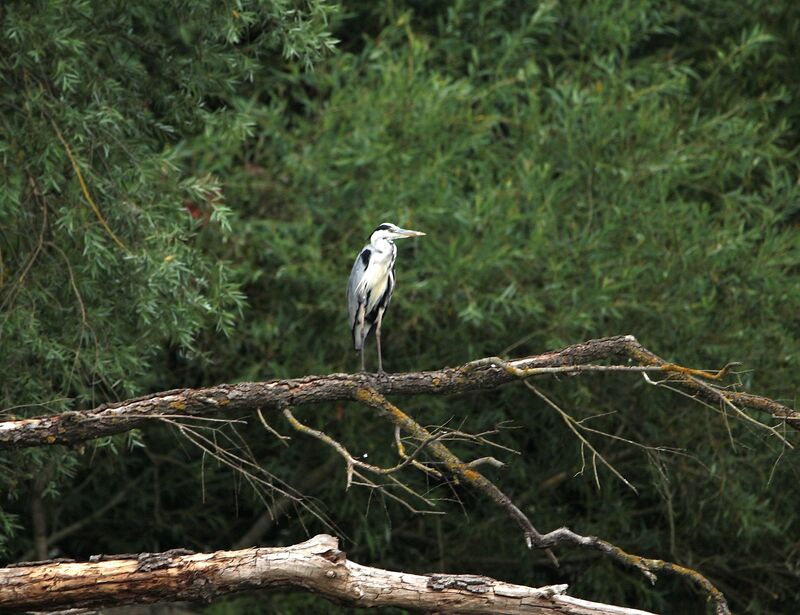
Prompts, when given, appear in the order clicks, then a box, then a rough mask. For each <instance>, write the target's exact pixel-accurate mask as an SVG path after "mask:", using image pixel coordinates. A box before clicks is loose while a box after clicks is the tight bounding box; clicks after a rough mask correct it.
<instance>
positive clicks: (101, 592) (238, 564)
mask: <svg viewBox="0 0 800 615" xmlns="http://www.w3.org/2000/svg"><path fill="white" fill-rule="evenodd" d="M279 588H297V589H305V590H306V591H310V592H312V593H314V594H316V595H318V596H320V597H323V598H328V599H331V600H335V601H336V602H340V603H344V604H347V605H350V606H354V607H397V608H405V609H414V610H424V611H429V612H433V611H435V612H437V613H456V612H458V613H500V614H508V615H525V614H531V615H550V614H552V613H563V614H564V615H653V614H651V613H646V612H645V611H640V610H636V609H631V608H625V607H617V606H611V605H606V604H600V603H597V602H589V601H586V600H580V599H578V598H572V597H570V596H567V595H566V594H565V591H566V589H567V586H566V585H552V586H546V587H538V588H537V587H525V586H523V585H512V584H510V583H503V582H501V581H496V580H494V579H490V578H488V577H481V576H475V575H450V574H447V575H444V574H433V575H428V576H424V575H416V574H408V573H405V572H392V571H389V570H382V569H380V568H371V567H368V566H362V565H359V564H356V563H354V562H351V561H349V560H348V559H347V556H346V555H345V554H344V553H343V552H342V551H340V550H339V546H338V541H337V540H336V539H335V538H333V537H332V536H327V535H325V534H321V535H319V536H315V537H314V538H311V539H310V540H307V541H306V542H303V543H300V544H297V545H293V546H290V547H274V548H263V547H262V548H255V549H244V550H241V551H217V552H215V553H191V552H187V551H185V550H182V549H176V550H174V551H168V552H165V553H141V554H133V555H124V556H110V557H109V556H94V557H92V559H91V561H89V562H86V563H53V562H45V563H42V564H39V565H37V564H33V563H32V564H27V565H26V564H23V565H17V566H15V567H9V568H0V610H2V611H3V613H22V612H26V611H45V612H53V611H59V610H63V609H66V608H87V607H111V606H120V605H124V604H134V603H137V604H141V603H152V602H159V601H176V600H189V601H198V602H200V601H202V602H207V601H210V600H212V599H213V598H216V597H218V596H222V595H226V594H231V593H236V592H242V591H253V590H264V589H279Z"/></svg>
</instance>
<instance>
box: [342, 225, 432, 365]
mask: <svg viewBox="0 0 800 615" xmlns="http://www.w3.org/2000/svg"><path fill="white" fill-rule="evenodd" d="M424 234H425V233H420V232H419V231H410V230H408V229H403V228H400V227H399V226H397V225H395V224H390V223H388V222H384V223H383V224H380V225H378V228H376V229H375V230H374V231H372V235H370V237H369V243H368V244H367V245H365V246H364V247H363V248H362V249H361V252H359V253H358V256H357V257H356V261H355V262H354V263H353V269H352V270H351V271H350V280H349V281H348V282H347V311H348V314H349V316H350V329H351V331H352V332H353V347H354V348H355V349H356V351H359V350H360V351H361V371H365V368H364V340H366V339H367V335H368V334H369V332H370V331H371V330H372V329H373V328H374V329H375V341H376V343H377V346H378V373H383V361H382V359H381V322H382V321H383V313H384V312H385V311H386V308H387V307H389V301H391V299H392V292H393V291H394V261H395V259H396V258H397V246H395V245H394V241H395V239H405V238H407V237H420V236H422V235H424Z"/></svg>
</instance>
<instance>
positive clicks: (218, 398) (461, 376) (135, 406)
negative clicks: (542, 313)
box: [0, 335, 800, 449]
mask: <svg viewBox="0 0 800 615" xmlns="http://www.w3.org/2000/svg"><path fill="white" fill-rule="evenodd" d="M609 360H622V361H628V360H630V361H632V362H633V363H635V364H636V365H640V366H651V367H653V368H654V369H655V370H657V371H663V372H664V374H665V376H667V375H668V376H669V377H671V378H674V381H671V382H672V384H675V385H677V386H680V387H682V388H683V389H684V390H686V391H688V392H690V393H691V394H692V395H694V396H696V397H698V398H699V399H702V400H704V401H709V402H712V403H720V402H723V401H728V402H730V403H733V404H737V405H740V406H742V407H747V408H751V409H753V410H757V411H760V412H766V413H769V414H771V415H772V416H774V417H776V418H779V419H782V420H784V421H786V423H787V424H789V425H791V426H794V427H800V413H798V412H796V411H795V410H793V409H792V408H789V407H787V406H784V405H783V404H780V403H778V402H776V401H774V400H772V399H768V398H766V397H760V396H758V395H752V394H749V393H743V392H736V391H730V390H723V389H719V388H715V387H711V386H709V385H705V384H704V383H700V382H699V381H698V380H697V378H694V377H693V376H692V375H691V373H692V372H693V371H694V370H688V369H687V368H682V367H680V366H678V365H675V364H673V363H668V362H666V361H664V360H663V359H661V358H659V357H658V356H656V355H655V354H653V353H652V352H650V351H649V350H647V349H645V348H644V347H642V345H641V344H639V342H638V341H636V338H634V337H633V336H631V335H620V336H616V337H608V338H602V339H597V340H589V341H587V342H582V343H580V344H575V345H572V346H568V347H566V348H563V349H561V350H556V351H551V352H546V353H544V354H540V355H537V356H533V357H527V358H524V359H516V360H513V361H509V362H507V363H505V366H501V365H497V364H494V363H492V361H491V360H483V359H482V360H479V361H474V362H472V363H467V364H466V365H463V366H461V367H446V368H443V369H440V370H437V371H425V372H409V373H399V374H383V375H380V376H378V375H375V374H362V373H358V374H329V375H327V376H306V377H303V378H294V379H289V380H273V381H269V382H243V383H240V384H222V385H218V386H213V387H207V388H203V389H177V390H173V391H165V392H162V393H155V394H153V395H147V396H144V397H138V398H135V399H130V400H127V401H123V402H117V403H111V404H104V405H102V406H99V407H97V408H95V409H93V410H82V411H78V412H64V413H62V414H56V415H51V416H42V417H36V418H30V419H19V420H10V421H4V422H0V449H3V448H24V447H30V446H45V445H51V444H77V443H80V442H84V441H87V440H91V439H94V438H99V437H102V436H110V435H114V434H118V433H122V432H125V431H128V430H130V429H134V428H136V427H139V426H141V425H143V424H145V423H147V422H149V421H157V420H158V419H159V418H160V417H164V416H175V415H183V416H187V415H190V416H201V415H208V414H214V413H224V414H234V413H236V414H240V413H242V412H252V411H255V410H258V409H262V408H273V409H274V408H283V407H287V406H298V405H302V404H313V403H320V402H328V401H339V400H356V399H357V398H358V396H359V394H360V392H363V391H364V390H373V391H377V392H378V393H380V394H382V395H385V396H386V395H420V394H426V395H448V394H449V395H452V394H459V393H466V392H470V391H475V390H485V389H492V388H496V387H498V386H500V385H502V384H505V383H507V382H511V381H513V380H516V379H518V378H519V375H518V373H519V370H531V369H537V368H546V367H563V366H572V365H574V366H580V365H587V364H589V363H592V362H596V361H609ZM509 368H513V369H509ZM514 370H517V373H515V372H514Z"/></svg>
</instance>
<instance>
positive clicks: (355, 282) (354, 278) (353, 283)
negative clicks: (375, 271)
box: [347, 247, 371, 350]
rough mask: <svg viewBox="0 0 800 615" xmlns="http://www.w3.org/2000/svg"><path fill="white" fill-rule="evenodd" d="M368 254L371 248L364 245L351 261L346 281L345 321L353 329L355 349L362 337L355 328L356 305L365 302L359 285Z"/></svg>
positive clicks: (364, 270)
mask: <svg viewBox="0 0 800 615" xmlns="http://www.w3.org/2000/svg"><path fill="white" fill-rule="evenodd" d="M370 254H371V250H370V249H369V247H365V248H364V249H363V250H361V252H359V254H358V256H357V257H356V260H355V262H354V263H353V268H352V269H351V270H350V279H349V280H348V281H347V313H348V320H347V322H348V324H349V325H350V329H351V330H352V331H353V345H354V346H355V348H356V350H359V349H360V346H361V339H362V332H361V331H356V330H355V328H356V326H357V324H358V323H357V322H356V318H357V316H358V307H359V305H360V304H365V303H366V301H367V297H366V294H365V293H364V291H363V290H360V289H359V286H360V284H361V280H363V279H364V274H365V273H366V271H367V267H368V266H369V258H370ZM365 307H366V306H365Z"/></svg>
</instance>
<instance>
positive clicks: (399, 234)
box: [369, 222, 425, 242]
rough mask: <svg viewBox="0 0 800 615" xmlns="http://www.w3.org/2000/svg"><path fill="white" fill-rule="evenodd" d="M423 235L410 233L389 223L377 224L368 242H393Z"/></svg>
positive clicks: (415, 232) (414, 232) (416, 232)
mask: <svg viewBox="0 0 800 615" xmlns="http://www.w3.org/2000/svg"><path fill="white" fill-rule="evenodd" d="M424 234H425V233H420V232H419V231H411V230H409V229H405V228H400V227H399V226H397V225H396V224H392V223H391V222H384V223H383V224H379V225H378V228H376V229H375V230H374V231H372V235H370V237H369V240H370V242H374V241H377V240H379V239H385V240H388V241H394V240H395V239H405V238H406V237H421V236H422V235H424Z"/></svg>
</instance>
